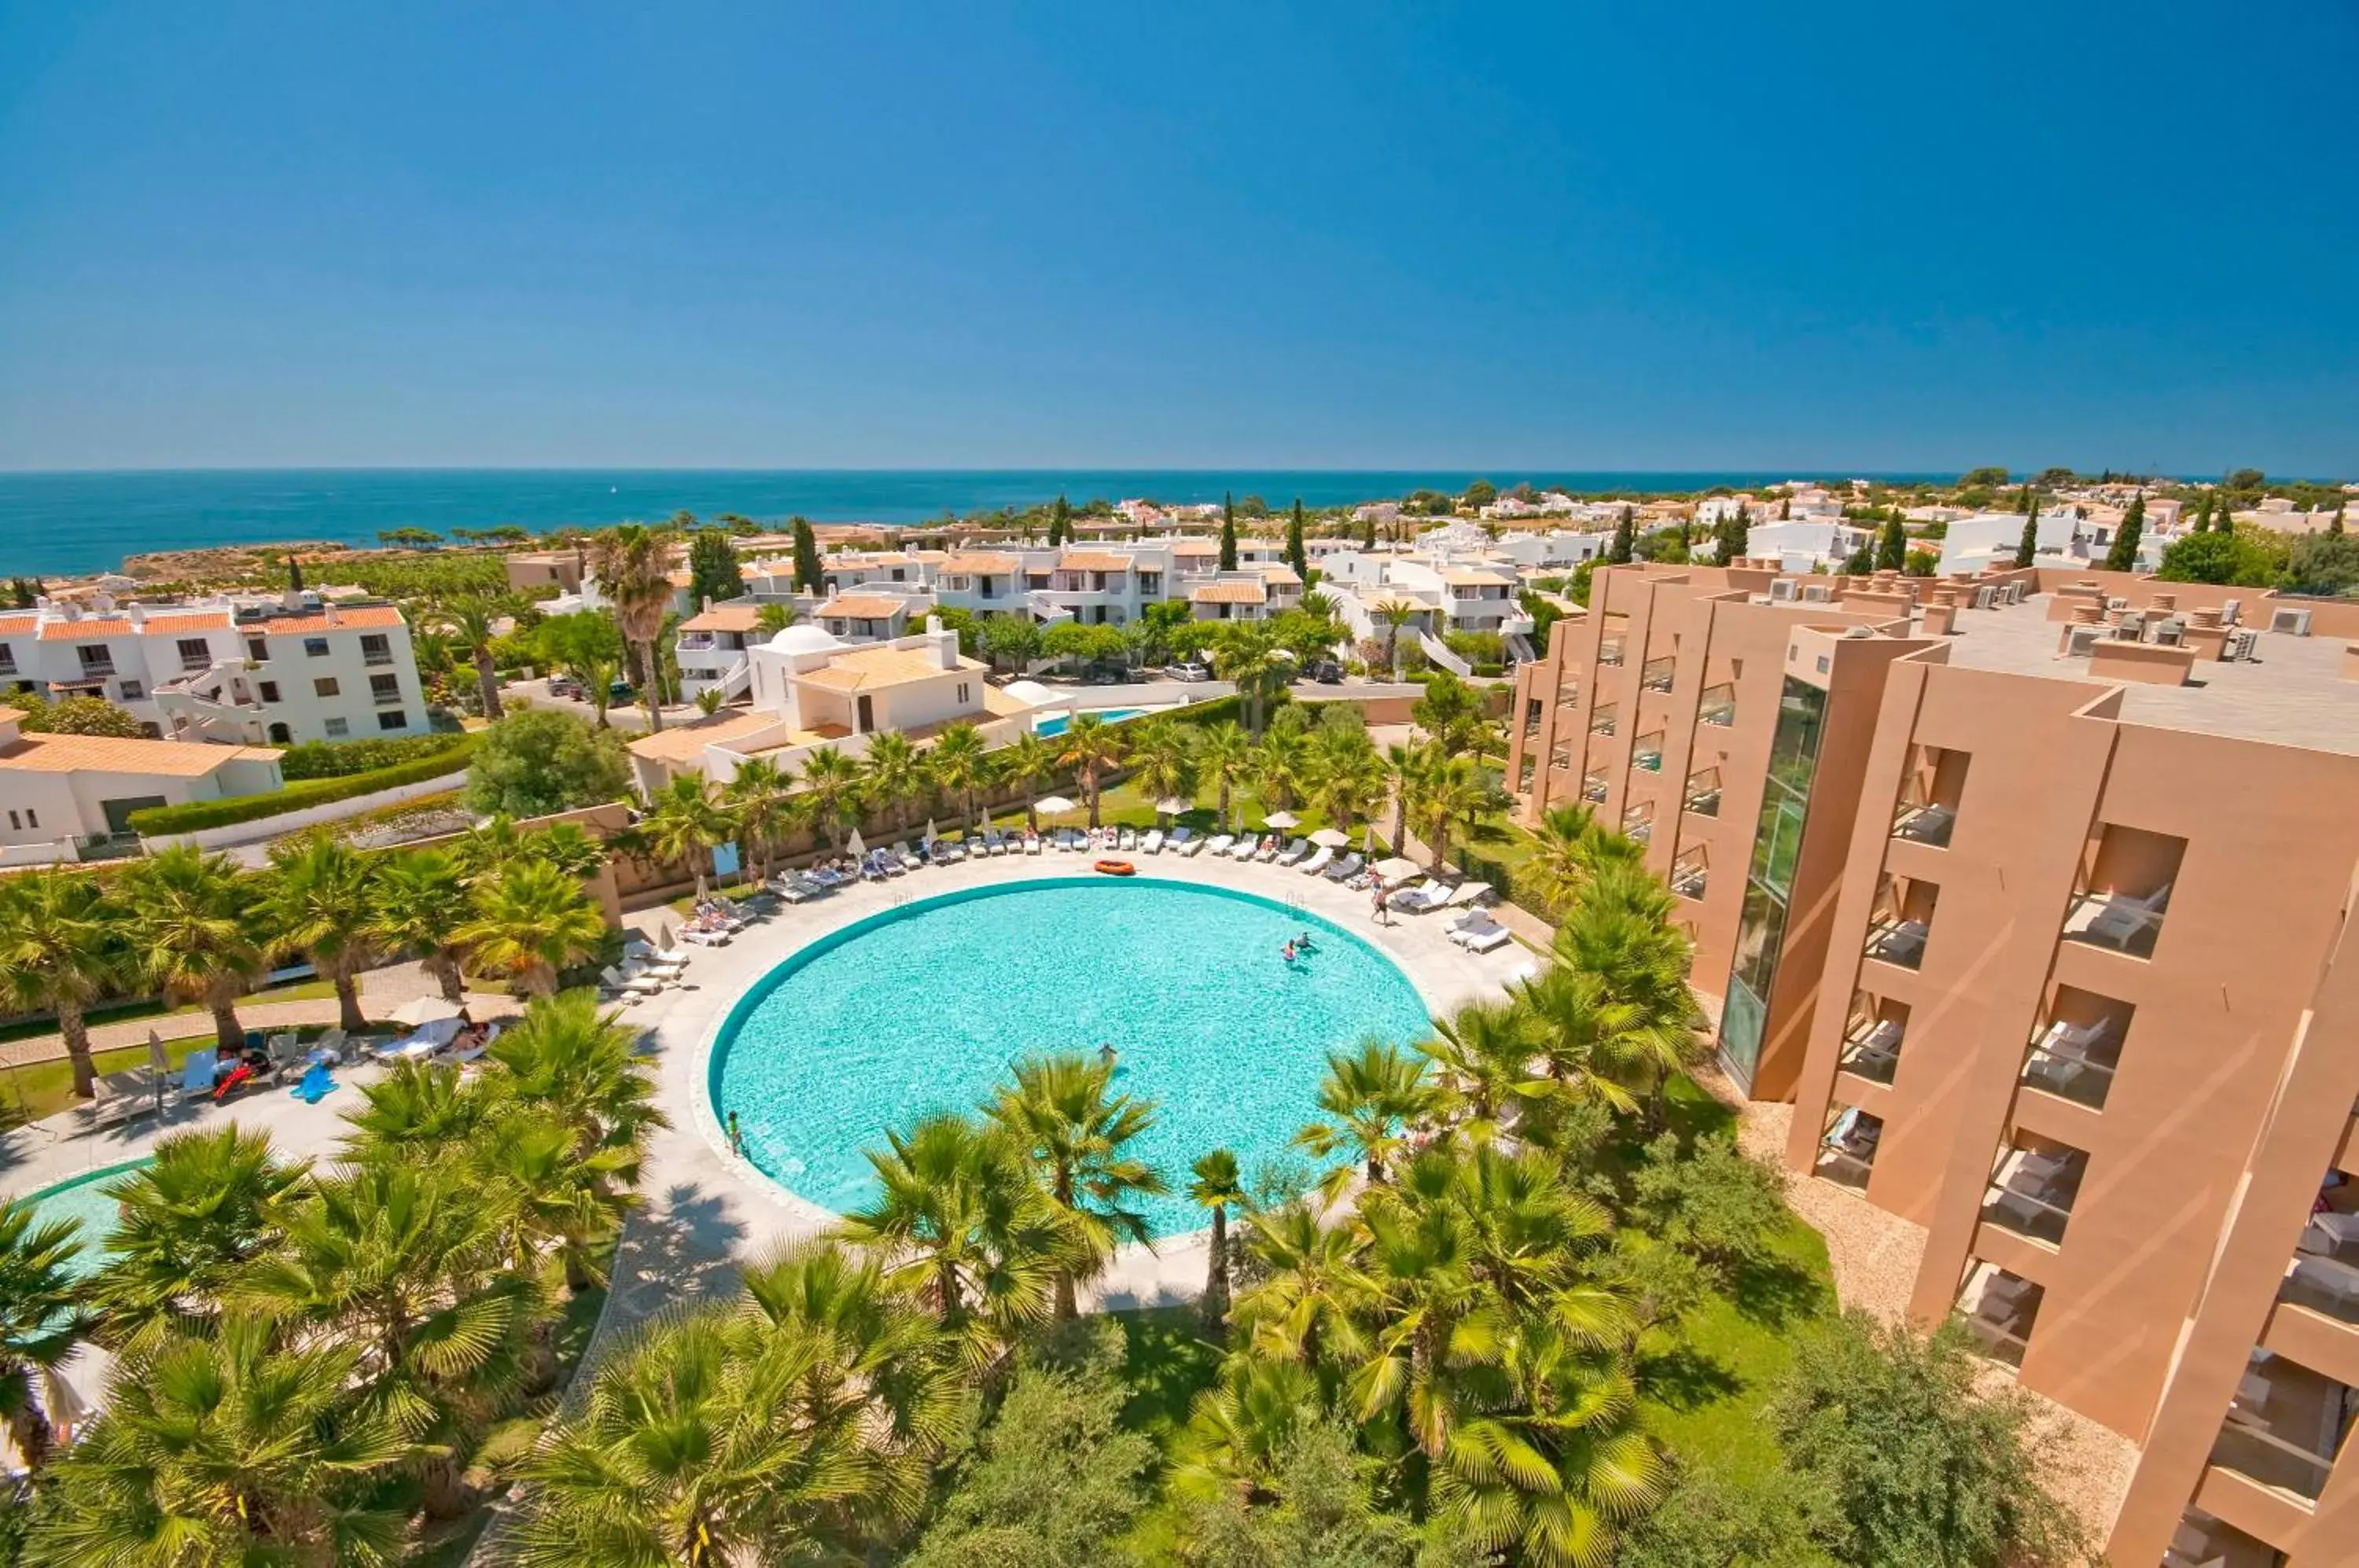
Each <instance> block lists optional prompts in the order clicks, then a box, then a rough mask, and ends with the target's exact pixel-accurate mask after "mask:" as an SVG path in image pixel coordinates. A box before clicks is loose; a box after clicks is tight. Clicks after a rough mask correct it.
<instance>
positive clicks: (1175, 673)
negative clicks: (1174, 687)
mask: <svg viewBox="0 0 2359 1568" xmlns="http://www.w3.org/2000/svg"><path fill="white" fill-rule="evenodd" d="M1170 674H1171V679H1172V680H1174V681H1210V680H1211V679H1212V671H1211V670H1208V669H1206V668H1205V667H1204V666H1202V665H1201V664H1175V665H1173V666H1172V667H1171V670H1170Z"/></svg>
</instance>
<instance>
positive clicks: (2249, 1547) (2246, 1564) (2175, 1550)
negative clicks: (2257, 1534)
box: [2162, 1504, 2285, 1568]
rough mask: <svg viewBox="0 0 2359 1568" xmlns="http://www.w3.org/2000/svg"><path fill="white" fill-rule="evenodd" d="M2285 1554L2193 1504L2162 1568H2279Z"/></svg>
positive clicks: (2164, 1555)
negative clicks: (2214, 1517)
mask: <svg viewBox="0 0 2359 1568" xmlns="http://www.w3.org/2000/svg"><path fill="white" fill-rule="evenodd" d="M2284 1561H2285V1553H2284V1552H2279V1551H2278V1550H2277V1548H2276V1547H2274V1546H2268V1545H2265V1544H2263V1543H2262V1542H2260V1541H2256V1540H2254V1539H2253V1538H2252V1537H2251V1536H2249V1535H2246V1534H2245V1532H2244V1531H2243V1530H2238V1529H2237V1528H2236V1527H2235V1526H2234V1525H2232V1524H2229V1523H2228V1522H2227V1521H2225V1520H2224V1519H2213V1518H2212V1516H2211V1515H2210V1514H2207V1513H2205V1512H2204V1511H2203V1510H2202V1509H2201V1508H2196V1507H2195V1506H2194V1505H2192V1504H2190V1505H2189V1506H2188V1508H2187V1511H2186V1512H2185V1513H2184V1514H2181V1515H2180V1519H2179V1529H2178V1530H2175V1531H2173V1532H2172V1534H2171V1537H2170V1544H2169V1546H2167V1547H2165V1548H2164V1549H2163V1553H2162V1568H2278V1565H2279V1564H2280V1563H2284Z"/></svg>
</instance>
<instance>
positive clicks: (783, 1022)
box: [708, 877, 1427, 1236]
mask: <svg viewBox="0 0 2359 1568" xmlns="http://www.w3.org/2000/svg"><path fill="white" fill-rule="evenodd" d="M1304 931H1308V932H1310V935H1311V939H1312V943H1313V951H1312V952H1311V953H1309V954H1308V955H1307V956H1305V957H1301V958H1299V959H1297V960H1296V961H1295V962H1293V963H1291V964H1289V963H1288V962H1287V960H1286V959H1285V958H1284V956H1283V955H1282V950H1283V948H1284V947H1285V945H1286V943H1287V942H1288V939H1290V938H1293V937H1296V936H1298V935H1299V934H1300V933H1302V932H1304ZM1426 1023H1427V1019H1426V1008H1425V1005H1424V1003H1423V1002H1422V1001H1420V1000H1419V996H1418V994H1417V991H1416V989H1415V988H1414V987H1413V986H1411V985H1410V984H1409V982H1408V977H1407V976H1405V975H1402V974H1401V972H1400V971H1399V970H1398V969H1397V968H1395V967H1394V966H1393V964H1392V963H1391V961H1390V960H1388V959H1386V957H1384V956H1383V955H1382V954H1381V953H1377V952H1376V951H1375V949H1374V948H1372V947H1370V946H1369V945H1368V944H1367V943H1365V942H1362V941H1361V940H1360V939H1359V938H1357V937H1355V936H1353V935H1352V934H1351V933H1350V932H1349V931H1344V930H1343V929H1342V928H1341V927H1339V926H1335V925H1332V924H1331V923H1329V922H1328V921H1326V920H1321V919H1320V918H1319V917H1318V916H1316V915H1313V914H1310V913H1307V912H1305V911H1303V910H1299V909H1289V908H1288V907H1287V906H1285V905H1283V904H1278V903H1275V902H1272V901H1271V900H1269V899H1266V898H1254V897H1251V896H1250V895H1247V894H1244V893H1237V892H1233V891H1230V890H1228V889H1226V888H1220V887H1198V886H1195V885H1193V884H1188V883H1177V882H1166V881H1158V880H1154V879H1151V878H1145V877H1139V878H1132V879H1128V880H1125V881H1121V882H1114V881H1110V880H1107V879H1104V878H1100V877H1056V878H1043V879H1041V880H1038V881H1030V882H1021V883H1016V884H1014V885H1011V886H1006V887H978V888H973V889H970V890H967V891H963V892H958V893H952V894H949V895H946V896H944V897H941V898H929V899H926V900H924V901H922V902H919V903H916V904H911V905H908V906H906V907H904V908H901V909H892V910H888V911H886V912H885V913H883V914H878V915H874V916H871V917H869V918H868V919H866V920H859V921H856V922H854V923H853V925H851V926H849V927H847V928H845V929H844V930H843V931H837V932H834V933H832V934H831V935H829V936H827V937H824V938H822V939H821V940H820V941H818V942H813V943H811V944H810V946H809V947H806V948H804V949H803V950H802V951H800V952H799V953H796V954H794V956H792V957H791V958H789V959H788V960H787V961H786V962H785V963H784V964H780V965H779V966H778V967H777V968H776V969H774V970H772V971H771V972H770V973H769V974H768V975H765V976H764V977H763V979H762V980H761V982H760V983H759V984H757V985H756V986H755V987H754V988H753V989H752V990H751V991H750V992H748V993H747V994H746V995H745V996H744V997H743V998H742V999H740V1000H739V1002H738V1003H737V1006H736V1007H734V1009H732V1011H731V1012H730V1014H729V1017H728V1018H726V1019H725V1020H724V1021H723V1024H722V1028H721V1032H720V1037H719V1040H718V1043H717V1044H716V1045H715V1047H714V1049H713V1055H712V1064H711V1070H710V1079H709V1085H708V1086H709V1089H710V1092H711V1094H712V1103H713V1107H714V1111H715V1113H716V1115H717V1116H719V1117H720V1119H721V1121H722V1123H723V1125H724V1126H725V1125H726V1124H727V1120H728V1116H729V1113H730V1112H732V1111H734V1112H736V1113H737V1116H738V1124H739V1129H740V1131H741V1132H742V1133H743V1135H744V1137H745V1153H746V1156H747V1158H748V1159H750V1160H753V1162H754V1163H755V1164H756V1166H758V1167H760V1168H761V1170H762V1171H765V1172H766V1173H767V1174H768V1175H770V1176H771V1177H772V1178H774V1179H775V1180H777V1181H778V1182H779V1183H780V1184H781V1185H783V1186H785V1187H786V1188H788V1190H789V1191H791V1192H795V1193H797V1194H798V1195H799V1196H801V1197H804V1198H807V1199H809V1200H810V1202H812V1203H818V1204H820V1205H821V1206H822V1207H824V1208H828V1209H832V1210H834V1211H836V1212H837V1213H843V1211H845V1210H847V1209H853V1208H857V1207H859V1206H860V1205H862V1204H863V1203H866V1202H868V1201H869V1200H870V1199H871V1198H873V1197H874V1195H875V1175H874V1172H873V1171H871V1170H870V1167H869V1164H868V1161H867V1160H865V1159H864V1158H863V1155H862V1151H863V1150H864V1149H882V1148H884V1147H885V1134H886V1130H887V1129H899V1128H903V1127H908V1126H909V1125H910V1124H911V1123H913V1122H915V1121H917V1120H918V1119H919V1117H921V1116H926V1115H928V1114H929V1113H932V1112H936V1111H942V1110H958V1111H971V1110H973V1109H974V1108H975V1107H976V1106H977V1105H980V1104H981V1103H982V1102H983V1101H984V1099H986V1098H987V1097H988V1096H989V1094H990V1093H991V1091H992V1089H993V1088H994V1087H995V1085H996V1084H998V1083H1001V1082H1003V1081H1004V1080H1005V1079H1006V1076H1007V1069H1008V1065H1009V1064H1010V1063H1011V1062H1014V1061H1015V1060H1016V1059H1017V1058H1018V1057H1021V1056H1023V1055H1026V1054H1027V1053H1030V1052H1046V1051H1078V1052H1082V1053H1085V1054H1091V1055H1094V1053H1095V1052H1096V1051H1098V1049H1099V1047H1100V1046H1101V1045H1104V1044H1111V1045H1113V1046H1114V1049H1115V1050H1116V1051H1118V1052H1120V1065H1119V1068H1118V1070H1117V1073H1116V1077H1115V1080H1114V1083H1115V1087H1116V1088H1118V1089H1119V1090H1121V1091H1122V1092H1124V1093H1126V1094H1135V1095H1140V1096H1144V1097H1146V1098H1148V1099H1152V1100H1154V1101H1156V1102H1157V1115H1156V1120H1155V1125H1154V1127H1152V1128H1151V1129H1150V1130H1149V1131H1148V1132H1147V1133H1146V1134H1145V1135H1143V1136H1142V1137H1141V1138H1139V1139H1138V1141H1137V1143H1136V1145H1134V1146H1133V1147H1134V1148H1135V1149H1136V1151H1137V1153H1138V1155H1139V1157H1140V1158H1141V1159H1144V1160H1147V1162H1149V1163H1150V1164H1152V1165H1153V1166H1155V1168H1156V1169H1157V1170H1158V1171H1159V1172H1160V1173H1161V1174H1162V1176H1163V1179H1164V1181H1165V1182H1166V1183H1167V1184H1168V1185H1169V1187H1170V1188H1171V1192H1169V1194H1168V1195H1166V1196H1164V1197H1161V1198H1157V1199H1152V1200H1149V1201H1147V1203H1146V1204H1145V1205H1144V1207H1145V1208H1146V1211H1147V1216H1148V1219H1149V1221H1150V1222H1151V1223H1152V1224H1153V1225H1154V1227H1155V1229H1156V1231H1157V1233H1158V1235H1165V1236H1169V1235H1174V1234H1178V1233H1180V1232H1184V1231H1190V1230H1198V1229H1201V1228H1202V1226H1203V1225H1204V1223H1205V1222H1204V1219H1203V1212H1202V1211H1201V1209H1199V1208H1197V1207H1196V1205H1194V1204H1193V1203H1190V1202H1189V1201H1188V1198H1187V1186H1188V1181H1189V1175H1188V1168H1189V1166H1190V1164H1192V1163H1193V1162H1194V1161H1195V1160H1196V1158H1197V1157H1198V1156H1199V1155H1201V1154H1202V1153H1204V1152H1205V1151H1206V1150H1208V1149H1218V1148H1226V1149H1230V1150H1232V1151H1234V1153H1235V1155H1236V1156H1237V1162H1238V1165H1239V1167H1240V1169H1241V1170H1242V1171H1244V1172H1245V1176H1246V1179H1247V1181H1249V1182H1250V1181H1251V1180H1252V1179H1253V1177H1254V1175H1255V1173H1256V1171H1257V1170H1259V1169H1260V1168H1262V1167H1263V1166H1264V1165H1265V1164H1266V1162H1268V1161H1271V1160H1288V1159H1291V1158H1293V1157H1292V1156H1290V1155H1289V1154H1288V1139H1289V1138H1291V1137H1292V1136H1293V1134H1294V1132H1295V1131H1296V1129H1297V1128H1299V1127H1301V1126H1302V1125H1303V1124H1304V1123H1305V1122H1309V1121H1311V1120H1313V1119H1315V1118H1316V1116H1317V1115H1318V1108H1317V1106H1316V1105H1314V1104H1313V1103H1312V1098H1313V1096H1314V1095H1315V1094H1317V1092H1318V1087H1319V1081H1320V1079H1321V1077H1322V1076H1323V1075H1324V1074H1325V1073H1326V1069H1327V1062H1326V1053H1327V1052H1328V1051H1332V1050H1339V1049H1346V1048H1349V1047H1351V1046H1353V1044H1355V1043H1356V1042H1357V1041H1359V1040H1361V1039H1363V1038H1364V1037H1366V1036H1370V1035H1375V1036H1377V1037H1379V1038H1382V1039H1384V1040H1390V1041H1393V1042H1396V1043H1399V1044H1407V1043H1408V1042H1409V1041H1411V1040H1416V1039H1419V1037H1420V1036H1421V1035H1422V1034H1423V1032H1424V1030H1425V1029H1426Z"/></svg>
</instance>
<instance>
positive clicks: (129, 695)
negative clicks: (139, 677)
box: [123, 681, 147, 702]
mask: <svg viewBox="0 0 2359 1568" xmlns="http://www.w3.org/2000/svg"><path fill="white" fill-rule="evenodd" d="M146 695H147V687H145V686H143V685H141V684H140V683H139V682H138V681H125V682H124V683H123V700H124V701H125V702H137V701H139V700H140V699H141V698H142V697H145V696H146Z"/></svg>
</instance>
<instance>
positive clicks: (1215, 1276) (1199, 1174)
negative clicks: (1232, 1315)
mask: <svg viewBox="0 0 2359 1568" xmlns="http://www.w3.org/2000/svg"><path fill="white" fill-rule="evenodd" d="M1190 1169H1191V1170H1192V1171H1193V1172H1194V1175H1195V1178H1196V1179H1195V1180H1194V1181H1190V1183H1189V1184H1188V1196H1189V1197H1190V1199H1192V1200H1194V1202H1195V1203H1197V1204H1198V1205H1199V1206H1200V1207H1202V1208H1205V1209H1209V1210H1211V1211H1212V1259H1211V1262H1210V1264H1209V1266H1208V1269H1207V1271H1206V1273H1205V1276H1204V1300H1203V1303H1202V1305H1203V1312H1204V1326H1205V1327H1206V1328H1207V1329H1209V1330H1210V1331H1211V1332H1212V1333H1214V1334H1219V1333H1221V1332H1222V1330H1223V1324H1224V1323H1225V1322H1226V1320H1227V1318H1228V1315H1229V1205H1231V1204H1232V1203H1244V1202H1245V1187H1244V1185H1243V1184H1242V1183H1241V1182H1240V1181H1238V1179H1237V1157H1236V1156H1235V1155H1234V1154H1232V1153H1230V1152H1229V1151H1228V1150H1227V1149H1214V1150H1212V1152H1211V1153H1210V1154H1207V1155H1205V1156H1203V1157H1202V1158H1201V1159H1200V1160H1197V1161H1196V1163H1195V1164H1194V1166H1192V1167H1191V1168H1190Z"/></svg>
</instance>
